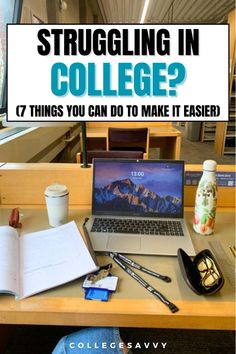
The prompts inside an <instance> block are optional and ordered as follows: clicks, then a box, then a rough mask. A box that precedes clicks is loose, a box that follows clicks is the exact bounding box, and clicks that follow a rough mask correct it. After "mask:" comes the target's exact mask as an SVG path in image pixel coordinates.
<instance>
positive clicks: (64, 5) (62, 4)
mask: <svg viewBox="0 0 236 354" xmlns="http://www.w3.org/2000/svg"><path fill="white" fill-rule="evenodd" d="M59 9H60V11H65V10H67V2H66V1H65V0H59Z"/></svg>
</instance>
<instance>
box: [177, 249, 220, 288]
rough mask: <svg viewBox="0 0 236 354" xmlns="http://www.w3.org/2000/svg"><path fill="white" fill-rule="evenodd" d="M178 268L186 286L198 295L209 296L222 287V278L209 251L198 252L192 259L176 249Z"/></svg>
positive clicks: (181, 250)
mask: <svg viewBox="0 0 236 354" xmlns="http://www.w3.org/2000/svg"><path fill="white" fill-rule="evenodd" d="M178 261H179V266H180V269H181V272H182V275H183V277H184V280H185V282H186V283H187V285H188V286H189V287H190V289H192V290H193V291H194V292H195V293H196V294H198V295H211V294H214V293H216V292H217V291H219V290H220V289H221V288H222V286H223V285H224V277H223V274H222V272H221V270H220V267H219V265H218V263H217V262H216V260H215V257H214V256H213V254H212V253H211V251H210V250H209V249H205V250H203V251H201V252H199V253H198V254H197V255H196V256H195V257H194V258H193V259H191V258H190V257H189V256H188V255H187V253H186V252H185V251H184V250H183V249H182V248H179V249H178Z"/></svg>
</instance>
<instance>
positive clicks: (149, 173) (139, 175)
mask: <svg viewBox="0 0 236 354" xmlns="http://www.w3.org/2000/svg"><path fill="white" fill-rule="evenodd" d="M183 209H184V161H179V160H133V159H132V160H130V159H129V160H126V159H94V160H93V189H92V216H91V217H90V218H89V220H88V222H87V224H86V228H87V231H88V234H89V236H90V239H91V243H92V246H93V248H94V250H95V251H101V252H107V251H112V252H119V253H130V254H132V253H133V254H151V255H168V256H177V250H178V248H182V249H183V250H184V251H185V252H186V253H188V254H189V255H192V256H193V255H195V254H196V253H195V250H194V247H193V244H192V241H191V237H190V234H189V232H188V229H187V227H186V224H185V222H184V219H183Z"/></svg>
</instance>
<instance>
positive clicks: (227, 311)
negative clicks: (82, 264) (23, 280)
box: [0, 208, 234, 330]
mask: <svg viewBox="0 0 236 354" xmlns="http://www.w3.org/2000/svg"><path fill="white" fill-rule="evenodd" d="M9 212H10V210H9V209H4V208H0V224H6V223H7V222H8V215H9ZM21 212H22V213H23V217H22V223H23V229H22V232H23V233H24V232H25V233H28V232H31V231H36V230H42V229H45V228H48V227H49V226H48V221H47V215H46V210H45V209H41V210H36V209H21ZM86 215H89V210H88V209H87V210H78V209H71V210H70V219H74V220H76V222H77V223H78V225H79V226H80V225H81V223H82V221H83V219H84V217H85V216H86ZM186 218H187V224H188V227H189V230H190V231H191V230H192V227H191V223H192V212H189V213H187V214H186ZM191 236H192V239H193V242H194V245H195V248H196V250H197V251H199V250H202V249H204V248H207V247H208V241H209V240H213V239H218V240H220V241H221V242H222V243H223V244H224V248H225V251H226V252H227V254H228V255H229V259H230V257H231V258H232V255H231V253H230V251H229V249H228V246H227V245H229V244H232V242H233V236H234V212H229V211H228V212H219V213H217V223H216V232H215V234H214V236H208V237H204V236H198V235H196V234H194V233H193V232H192V231H191ZM132 258H134V259H135V260H136V261H138V262H139V263H141V264H143V265H145V266H146V267H149V268H151V269H153V270H154V271H157V272H160V273H163V274H167V275H169V276H170V277H171V278H172V282H171V283H169V284H166V283H164V282H162V281H160V280H158V279H154V278H152V277H150V276H148V275H145V274H144V273H142V276H143V277H144V278H145V279H147V281H149V282H150V283H151V284H153V286H155V287H156V288H157V289H158V290H159V291H160V292H162V293H163V294H164V295H166V296H167V298H169V300H171V301H173V302H174V303H175V304H176V305H177V306H178V307H179V309H180V311H179V312H177V313H176V314H172V313H171V312H170V311H169V309H168V308H167V307H166V306H165V305H163V304H162V303H161V302H160V301H159V300H158V299H156V298H155V297H153V296H152V295H151V294H150V293H149V292H147V291H146V290H145V289H144V288H142V287H141V286H140V285H139V284H138V283H137V282H135V281H134V280H133V279H131V278H130V277H129V276H128V275H127V274H126V273H124V272H123V271H122V270H121V269H120V268H118V266H117V265H116V264H114V267H113V273H114V274H116V275H118V276H119V286H118V290H117V292H116V293H114V294H112V296H111V298H110V300H109V301H108V302H100V301H88V300H84V299H83V291H82V289H81V283H82V280H81V279H80V280H76V281H74V282H71V283H70V284H67V285H63V286H61V287H58V288H56V289H52V290H50V291H47V292H45V293H43V294H39V295H35V296H32V297H30V298H28V299H25V300H21V301H15V299H14V298H13V297H12V296H7V295H1V296H0V323H1V324H45V325H46V324H47V325H48V324H49V325H73V326H119V327H146V328H148V327H153V328H188V329H190V328H193V329H222V330H223V329H224V330H233V329H234V288H233V287H232V286H231V285H230V284H229V283H228V282H227V280H226V283H225V285H224V287H223V288H222V290H221V291H220V292H219V293H218V294H215V295H212V296H209V297H204V296H198V295H196V294H194V293H193V292H192V291H191V290H190V289H189V288H188V287H187V285H186V284H185V282H184V280H183V278H182V275H181V273H180V268H179V265H178V262H177V258H176V257H160V256H159V257H158V256H132ZM108 261H109V262H110V261H111V260H110V259H109V258H107V257H104V256H100V257H99V263H100V264H105V263H107V262H108ZM232 261H233V258H232Z"/></svg>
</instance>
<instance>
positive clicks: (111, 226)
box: [91, 218, 184, 236]
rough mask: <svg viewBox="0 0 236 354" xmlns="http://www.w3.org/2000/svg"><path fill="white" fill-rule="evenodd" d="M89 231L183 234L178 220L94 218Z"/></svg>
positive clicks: (162, 234)
mask: <svg viewBox="0 0 236 354" xmlns="http://www.w3.org/2000/svg"><path fill="white" fill-rule="evenodd" d="M91 232H107V233H121V234H142V235H143V234H144V235H161V236H164V235H166V236H184V233H183V229H182V225H181V222H180V221H175V220H174V221H173V220H140V219H139V220H138V219H112V218H111V219H110V218H95V219H94V222H93V226H92V229H91Z"/></svg>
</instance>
